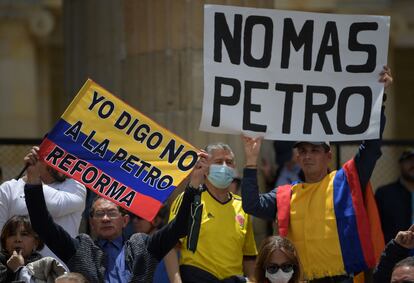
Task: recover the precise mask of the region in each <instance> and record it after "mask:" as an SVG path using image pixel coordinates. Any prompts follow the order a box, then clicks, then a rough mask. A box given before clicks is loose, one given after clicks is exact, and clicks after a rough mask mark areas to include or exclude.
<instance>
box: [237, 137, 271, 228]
mask: <svg viewBox="0 0 414 283" xmlns="http://www.w3.org/2000/svg"><path fill="white" fill-rule="evenodd" d="M242 139H243V143H244V152H245V157H246V166H245V168H244V171H243V179H242V183H241V193H242V204H243V210H244V211H245V212H247V213H248V214H251V215H254V216H256V217H260V218H264V219H269V220H273V219H275V217H276V191H275V190H272V191H270V192H268V193H265V194H259V185H258V183H257V158H258V156H259V152H260V147H261V143H262V140H261V138H250V137H242Z"/></svg>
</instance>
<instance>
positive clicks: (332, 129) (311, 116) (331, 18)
mask: <svg viewBox="0 0 414 283" xmlns="http://www.w3.org/2000/svg"><path fill="white" fill-rule="evenodd" d="M389 25H390V18H389V17H386V16H366V15H338V14H322V13H306V12H296V11H281V10H270V9H254V8H241V7H233V6H221V5H206V6H205V7H204V100H203V113H202V120H201V124H200V130H203V131H209V132H216V133H227V134H240V133H244V134H248V135H250V136H252V135H253V136H264V137H265V138H266V139H277V140H304V141H305V140H307V141H321V140H330V141H347V140H361V139H375V138H378V137H379V129H380V116H381V115H380V114H381V113H380V112H381V104H382V95H383V84H382V83H379V82H378V80H379V73H380V72H381V71H382V68H383V66H384V65H386V62H387V51H388V35H389Z"/></svg>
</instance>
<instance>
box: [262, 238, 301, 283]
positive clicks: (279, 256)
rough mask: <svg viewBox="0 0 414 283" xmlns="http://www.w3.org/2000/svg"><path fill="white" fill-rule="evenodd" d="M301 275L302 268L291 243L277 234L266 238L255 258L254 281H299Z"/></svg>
mask: <svg viewBox="0 0 414 283" xmlns="http://www.w3.org/2000/svg"><path fill="white" fill-rule="evenodd" d="M301 277H302V268H301V266H300V261H299V258H298V253H297V252H296V249H295V247H294V246H293V244H292V243H291V242H290V241H289V240H288V239H286V238H282V237H279V236H271V237H268V238H266V239H265V240H264V241H263V242H262V245H261V247H260V251H259V255H258V257H257V260H256V268H255V278H256V282H257V283H299V282H300V280H301Z"/></svg>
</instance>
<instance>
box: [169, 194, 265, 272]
mask: <svg viewBox="0 0 414 283" xmlns="http://www.w3.org/2000/svg"><path fill="white" fill-rule="evenodd" d="M182 196H183V194H181V195H179V196H178V197H177V198H176V199H175V201H174V202H173V204H172V206H171V213H170V221H171V220H172V219H173V218H174V217H175V215H176V213H177V212H178V208H179V206H180V204H181V199H182ZM201 203H202V204H203V213H202V216H201V226H200V234H199V238H198V243H197V250H196V252H195V253H193V252H191V251H188V250H187V249H186V238H184V239H182V242H183V247H182V249H181V259H180V264H186V265H192V266H196V267H198V268H201V269H203V270H206V271H208V272H210V273H211V274H213V275H214V276H216V277H217V278H219V279H220V280H221V279H224V278H226V277H229V276H232V275H242V274H243V256H255V255H257V249H256V243H255V241H254V235H253V226H252V219H251V217H250V215H248V214H247V213H246V212H244V211H243V208H242V201H241V198H240V197H239V196H237V195H234V194H231V199H230V200H229V201H228V202H226V203H224V204H222V203H220V202H218V201H217V200H216V199H215V198H214V197H213V196H212V195H211V194H210V193H209V192H208V191H204V192H203V193H202V194H201Z"/></svg>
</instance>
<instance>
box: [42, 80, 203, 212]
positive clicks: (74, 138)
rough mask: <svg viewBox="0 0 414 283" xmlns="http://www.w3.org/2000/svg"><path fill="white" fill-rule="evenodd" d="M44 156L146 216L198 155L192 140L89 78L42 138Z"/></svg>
mask: <svg viewBox="0 0 414 283" xmlns="http://www.w3.org/2000/svg"><path fill="white" fill-rule="evenodd" d="M40 156H41V158H42V159H43V160H44V161H45V162H46V163H47V164H48V165H50V166H52V167H53V168H55V169H57V170H59V171H60V172H62V173H64V174H66V175H67V176H69V177H71V178H74V179H75V180H78V181H79V182H81V183H83V184H84V185H85V186H87V187H88V188H89V189H91V190H92V191H94V192H95V193H97V194H98V195H101V196H103V197H105V198H107V199H109V200H111V201H113V202H114V203H116V204H118V205H120V206H122V207H124V208H125V209H127V210H129V211H131V212H133V213H134V214H137V215H139V216H141V217H143V218H145V219H147V220H152V219H153V218H154V217H155V215H156V214H157V212H158V210H159V208H160V207H161V205H162V204H163V203H164V202H165V201H166V199H167V198H168V196H169V195H170V194H171V193H172V191H174V189H175V188H176V187H177V186H178V185H179V184H180V183H181V181H183V179H184V178H185V177H187V175H188V174H189V173H190V172H191V169H192V168H193V166H194V165H195V163H196V161H197V152H196V149H195V148H194V147H193V146H192V145H191V144H189V143H187V142H186V141H184V140H183V139H181V138H179V137H177V136H176V135H174V134H172V133H171V132H169V131H168V130H166V129H165V128H163V127H162V126H160V125H158V124H157V123H156V122H154V121H153V120H151V119H150V118H148V117H146V116H145V115H143V114H142V113H140V112H139V111H137V110H135V109H134V108H132V107H131V106H129V105H127V104H126V103H125V102H123V101H122V100H120V99H118V98H117V97H115V96H114V95H112V94H111V93H110V92H108V91H107V90H105V89H104V88H102V87H101V86H99V85H98V84H96V83H95V82H93V81H92V80H90V79H89V80H87V81H86V83H85V84H84V86H83V87H82V88H81V90H80V91H79V93H78V94H77V96H76V97H75V98H74V100H73V101H72V102H71V104H70V105H69V107H68V108H67V109H66V111H65V113H64V114H63V115H62V117H61V118H60V119H59V121H58V122H57V124H56V125H55V127H54V128H53V129H52V130H51V131H50V132H49V133H48V135H47V137H46V138H45V139H44V140H43V142H42V144H41V146H40Z"/></svg>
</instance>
